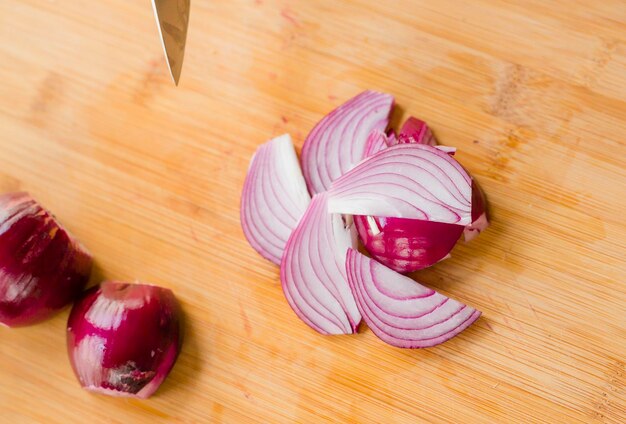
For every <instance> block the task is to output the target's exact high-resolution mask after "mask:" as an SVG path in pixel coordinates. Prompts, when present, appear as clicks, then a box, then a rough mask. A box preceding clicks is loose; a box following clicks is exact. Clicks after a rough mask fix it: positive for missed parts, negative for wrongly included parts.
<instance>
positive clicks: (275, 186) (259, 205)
mask: <svg viewBox="0 0 626 424" xmlns="http://www.w3.org/2000/svg"><path fill="white" fill-rule="evenodd" d="M310 201H311V197H310V196H309V193H308V191H307V189H306V184H305V182H304V178H303V177H302V171H301V170H300V165H299V163H298V158H297V157H296V152H295V150H294V147H293V144H292V142H291V138H290V137H289V135H287V134H285V135H283V136H280V137H277V138H275V139H273V140H271V141H269V142H267V143H265V144H264V145H262V146H261V147H259V149H258V150H257V151H256V153H255V154H254V156H253V157H252V161H251V162H250V168H249V169H248V175H247V176H246V181H245V183H244V187H243V193H242V195H241V226H242V227H243V232H244V234H245V236H246V238H247V239H248V242H249V243H250V245H251V246H252V247H253V248H254V249H255V250H256V251H257V252H259V253H260V254H261V256H263V257H264V258H266V259H268V260H270V261H272V262H274V263H275V264H280V258H281V256H282V254H283V250H284V249H285V244H286V243H287V239H288V238H289V235H290V234H291V232H292V231H293V229H294V228H296V225H298V221H299V220H300V217H301V216H302V214H303V213H304V211H305V210H306V208H307V206H308V205H309V202H310Z"/></svg>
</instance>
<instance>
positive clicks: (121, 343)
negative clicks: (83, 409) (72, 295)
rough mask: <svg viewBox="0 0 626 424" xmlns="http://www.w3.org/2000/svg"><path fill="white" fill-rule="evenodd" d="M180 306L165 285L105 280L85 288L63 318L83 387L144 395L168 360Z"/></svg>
mask: <svg viewBox="0 0 626 424" xmlns="http://www.w3.org/2000/svg"><path fill="white" fill-rule="evenodd" d="M181 342H182V336H181V310H180V306H179V304H178V302H177V301H176V298H175V297H174V294H173V293H172V291H171V290H169V289H165V288H162V287H157V286H151V285H146V284H127V283H122V282H114V281H107V282H104V283H102V284H101V285H100V286H98V287H93V288H91V289H90V290H88V291H86V292H85V293H84V294H83V296H82V297H81V299H80V300H79V301H78V302H76V304H75V305H74V308H73V309H72V312H71V314H70V317H69V320H68V324H67V347H68V353H69V357H70V362H71V364H72V368H73V369H74V373H75V374H76V376H77V377H78V380H79V381H80V384H81V385H82V387H83V388H85V389H87V390H89V391H93V392H97V393H103V394H108V395H112V396H124V397H136V398H141V399H146V398H148V397H150V396H151V395H152V394H153V393H154V392H155V391H156V390H157V389H158V387H159V386H160V384H161V383H162V382H163V380H164V379H165V377H167V375H168V373H169V372H170V370H171V369H172V367H173V366H174V363H175V362H176V358H177V357H178V353H179V351H180V347H181Z"/></svg>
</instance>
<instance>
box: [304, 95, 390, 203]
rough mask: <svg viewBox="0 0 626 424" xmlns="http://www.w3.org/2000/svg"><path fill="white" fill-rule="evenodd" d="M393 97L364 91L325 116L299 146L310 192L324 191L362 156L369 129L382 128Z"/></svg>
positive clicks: (370, 130)
mask: <svg viewBox="0 0 626 424" xmlns="http://www.w3.org/2000/svg"><path fill="white" fill-rule="evenodd" d="M392 107H393V97H392V96H391V95H389V94H384V93H377V92H375V91H365V92H363V93H361V94H359V95H358V96H356V97H354V98H353V99H351V100H348V101H347V102H346V103H344V104H343V105H341V106H339V107H338V108H337V109H335V110H333V111H332V112H331V113H329V114H328V115H326V116H325V117H324V118H323V119H322V120H321V121H320V122H319V123H318V124H317V125H316V126H315V128H313V130H312V131H311V133H310V134H309V135H308V137H307V138H306V140H305V142H304V146H303V148H302V170H303V172H304V178H305V179H306V182H307V186H308V187H309V191H310V192H311V194H315V193H321V192H323V191H325V190H327V189H328V188H329V187H330V185H331V183H332V182H333V181H334V180H335V179H337V178H338V177H339V176H341V175H343V174H344V173H345V172H347V171H348V170H350V169H351V168H352V167H353V166H354V165H355V164H357V163H358V162H359V161H360V160H361V159H363V153H364V152H365V143H366V142H367V138H368V136H369V135H370V133H371V132H372V130H375V129H378V130H380V131H384V130H385V128H386V127H387V124H388V123H389V114H390V113H391V108H392Z"/></svg>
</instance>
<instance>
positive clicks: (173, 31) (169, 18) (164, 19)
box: [152, 0, 190, 85]
mask: <svg viewBox="0 0 626 424" xmlns="http://www.w3.org/2000/svg"><path fill="white" fill-rule="evenodd" d="M189 3H190V0H152V8H153V9H154V16H155V17H156V22H157V28H158V29H159V35H160V37H161V44H162V45H163V51H164V52H165V58H166V59H167V66H168V68H169V70H170V75H171V76H172V80H174V84H176V85H178V81H179V79H180V72H181V70H182V67H183V59H184V57H185V44H186V42H187V28H188V26H189V7H190V5H189Z"/></svg>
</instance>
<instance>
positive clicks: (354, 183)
mask: <svg viewBox="0 0 626 424" xmlns="http://www.w3.org/2000/svg"><path fill="white" fill-rule="evenodd" d="M471 195H472V192H471V179H470V177H469V175H468V174H467V172H465V170H464V169H463V168H462V167H461V165H459V164H458V162H456V161H455V160H454V159H453V158H451V157H450V155H448V154H446V153H444V152H442V151H440V150H438V149H436V148H434V147H431V146H427V145H422V144H398V145H396V146H392V147H389V148H387V149H385V150H383V151H380V152H378V153H376V154H375V155H374V156H371V157H369V158H367V159H365V160H364V161H363V162H361V163H360V164H359V165H357V166H356V167H355V168H354V169H352V170H351V171H349V172H348V173H346V174H344V175H343V176H341V177H340V178H339V179H337V180H336V181H335V182H334V183H333V185H332V187H331V189H330V190H329V199H328V206H329V209H328V211H329V212H331V213H344V214H351V215H373V216H385V217H395V218H412V219H423V220H427V221H434V222H443V223H448V224H459V225H467V224H469V223H470V222H471Z"/></svg>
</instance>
